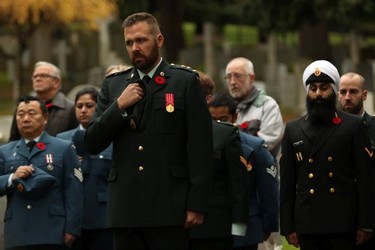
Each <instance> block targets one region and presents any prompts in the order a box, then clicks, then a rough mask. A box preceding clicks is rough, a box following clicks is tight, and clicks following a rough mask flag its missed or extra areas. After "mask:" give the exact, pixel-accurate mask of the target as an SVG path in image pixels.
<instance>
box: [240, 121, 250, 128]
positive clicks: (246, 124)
mask: <svg viewBox="0 0 375 250" xmlns="http://www.w3.org/2000/svg"><path fill="white" fill-rule="evenodd" d="M240 127H241V128H242V129H243V130H246V129H248V128H249V123H248V122H243V123H241V125H240Z"/></svg>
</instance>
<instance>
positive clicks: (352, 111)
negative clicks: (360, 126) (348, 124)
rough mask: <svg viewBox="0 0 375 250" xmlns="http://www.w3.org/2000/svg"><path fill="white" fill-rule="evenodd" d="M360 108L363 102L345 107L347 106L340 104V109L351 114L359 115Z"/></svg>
mask: <svg viewBox="0 0 375 250" xmlns="http://www.w3.org/2000/svg"><path fill="white" fill-rule="evenodd" d="M344 105H345V104H344ZM362 108H363V102H360V103H358V105H353V106H352V107H347V108H345V107H344V106H342V110H344V111H345V112H348V113H350V114H353V115H361V114H360V111H361V110H362Z"/></svg>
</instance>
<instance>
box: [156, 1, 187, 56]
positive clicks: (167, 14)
mask: <svg viewBox="0 0 375 250" xmlns="http://www.w3.org/2000/svg"><path fill="white" fill-rule="evenodd" d="M183 7H184V1H183V0H160V1H159V10H160V16H159V17H158V20H159V21H160V26H161V32H162V34H163V35H164V39H165V46H164V48H165V52H166V53H165V54H166V55H165V57H166V59H167V60H168V61H169V62H171V63H175V62H176V61H177V59H178V52H179V51H180V50H181V49H182V48H183V47H184V39H183V33H182V16H183Z"/></svg>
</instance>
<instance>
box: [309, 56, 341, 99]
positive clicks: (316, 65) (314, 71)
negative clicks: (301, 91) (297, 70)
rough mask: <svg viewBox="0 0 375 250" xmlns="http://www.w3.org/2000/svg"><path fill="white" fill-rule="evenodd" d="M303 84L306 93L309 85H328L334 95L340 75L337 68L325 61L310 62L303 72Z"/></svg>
mask: <svg viewBox="0 0 375 250" xmlns="http://www.w3.org/2000/svg"><path fill="white" fill-rule="evenodd" d="M302 79H303V84H304V85H305V86H306V91H308V90H309V85H310V83H330V84H331V86H332V88H333V90H334V91H335V93H337V89H338V85H339V81H340V74H339V72H338V70H337V68H336V67H335V66H334V65H333V64H332V63H330V62H328V61H326V60H318V61H315V62H312V63H311V64H310V65H309V66H307V68H306V69H305V71H304V72H303V77H302Z"/></svg>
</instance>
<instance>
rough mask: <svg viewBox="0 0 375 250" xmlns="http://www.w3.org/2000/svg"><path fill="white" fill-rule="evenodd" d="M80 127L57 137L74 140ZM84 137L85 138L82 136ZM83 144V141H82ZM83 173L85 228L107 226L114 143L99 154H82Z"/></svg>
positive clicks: (102, 227)
mask: <svg viewBox="0 0 375 250" xmlns="http://www.w3.org/2000/svg"><path fill="white" fill-rule="evenodd" d="M78 130H79V128H76V129H72V130H69V131H66V132H63V133H60V134H57V137H59V138H62V139H65V140H72V139H73V136H74V133H75V132H76V131H78ZM82 139H83V138H82ZM82 144H83V142H82ZM81 157H83V158H82V162H81V164H82V173H83V182H82V185H83V199H84V201H83V224H82V228H84V229H104V228H106V218H107V217H106V215H107V201H108V176H109V170H110V169H111V164H112V144H111V145H110V146H109V147H108V148H106V149H105V150H104V151H103V152H100V153H99V154H97V155H92V154H89V153H88V152H87V153H86V154H85V155H81Z"/></svg>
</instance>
